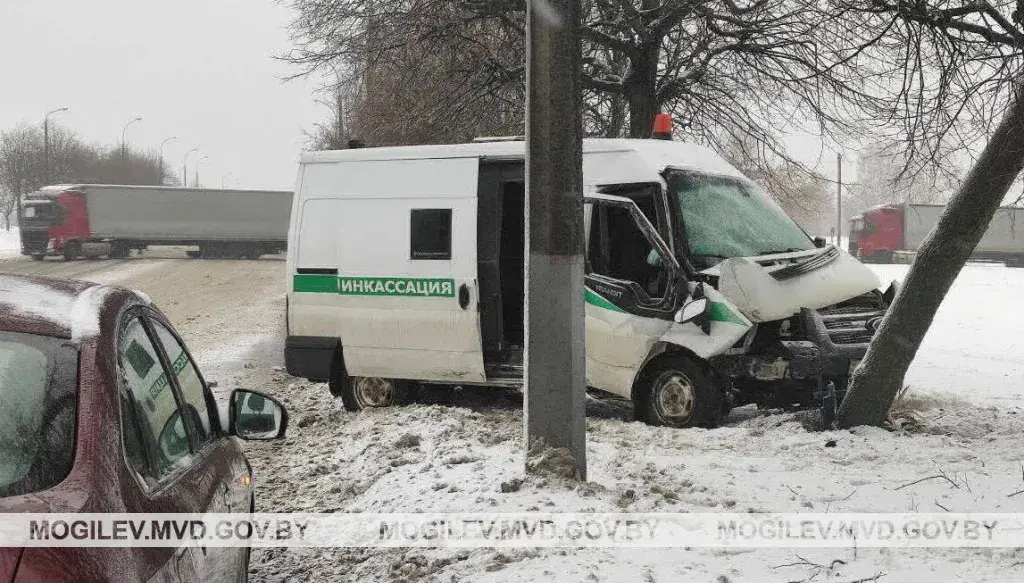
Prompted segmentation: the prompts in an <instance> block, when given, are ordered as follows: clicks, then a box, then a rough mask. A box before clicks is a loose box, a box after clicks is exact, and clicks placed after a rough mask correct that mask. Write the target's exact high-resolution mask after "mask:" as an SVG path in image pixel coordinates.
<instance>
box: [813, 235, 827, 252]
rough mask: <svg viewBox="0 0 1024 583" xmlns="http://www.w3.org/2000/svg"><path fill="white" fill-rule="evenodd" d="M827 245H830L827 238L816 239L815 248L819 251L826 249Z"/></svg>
mask: <svg viewBox="0 0 1024 583" xmlns="http://www.w3.org/2000/svg"><path fill="white" fill-rule="evenodd" d="M827 244H828V241H826V240H825V237H815V238H814V246H815V247H817V248H818V249H821V248H822V247H824V246H825V245H827Z"/></svg>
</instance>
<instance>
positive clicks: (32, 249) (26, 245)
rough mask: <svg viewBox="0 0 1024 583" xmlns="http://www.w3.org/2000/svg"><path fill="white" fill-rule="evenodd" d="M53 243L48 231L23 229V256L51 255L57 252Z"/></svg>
mask: <svg viewBox="0 0 1024 583" xmlns="http://www.w3.org/2000/svg"><path fill="white" fill-rule="evenodd" d="M52 243H53V241H52V239H50V236H49V235H48V234H47V232H46V230H35V229H29V228H22V229H21V254H22V255H51V254H53V253H54V252H55V250H54V248H53V244H52Z"/></svg>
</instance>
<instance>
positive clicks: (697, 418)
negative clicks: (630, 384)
mask: <svg viewBox="0 0 1024 583" xmlns="http://www.w3.org/2000/svg"><path fill="white" fill-rule="evenodd" d="M634 395H635V398H634V401H633V406H634V407H635V408H636V416H637V417H638V418H639V419H641V420H642V421H644V422H645V423H648V424H650V425H664V426H666V427H679V428H683V427H716V426H717V425H718V424H719V423H720V422H721V420H722V418H723V415H722V412H723V410H724V406H723V401H724V400H725V396H724V395H723V394H722V390H721V389H720V388H719V387H718V386H717V385H716V384H715V383H714V382H712V380H711V378H710V376H709V375H708V374H707V372H705V371H704V370H703V369H702V368H701V367H700V366H698V365H697V364H695V363H694V362H693V361H692V360H690V359H689V358H687V357H686V356H683V355H678V354H673V355H669V356H663V357H661V358H659V359H657V360H656V361H654V362H652V363H651V364H650V365H649V366H648V367H647V370H645V371H644V373H643V374H642V375H641V376H640V378H639V379H638V380H637V386H636V387H635V388H634Z"/></svg>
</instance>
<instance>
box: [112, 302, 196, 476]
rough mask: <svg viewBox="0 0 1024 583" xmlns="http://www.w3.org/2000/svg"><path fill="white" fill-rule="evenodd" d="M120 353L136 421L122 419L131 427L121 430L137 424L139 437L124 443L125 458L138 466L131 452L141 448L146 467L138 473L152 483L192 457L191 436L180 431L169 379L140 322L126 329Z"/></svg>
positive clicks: (175, 402) (176, 405)
mask: <svg viewBox="0 0 1024 583" xmlns="http://www.w3.org/2000/svg"><path fill="white" fill-rule="evenodd" d="M119 353H120V365H121V366H120V368H121V374H122V376H123V378H124V383H125V388H126V389H127V393H128V397H130V398H131V405H132V406H131V410H132V412H133V413H134V419H132V416H131V413H132V412H129V414H128V415H124V416H123V417H122V424H123V425H128V426H129V427H128V428H127V429H126V428H125V427H122V431H127V430H130V429H131V427H130V425H131V424H132V423H134V424H136V426H137V431H138V433H139V434H140V435H139V437H140V439H138V440H136V439H135V438H134V437H133V436H131V435H129V436H128V438H126V439H125V446H126V452H125V454H126V457H128V458H129V461H132V459H131V458H132V456H135V461H133V464H134V463H138V462H139V458H140V457H141V456H139V454H138V453H137V452H132V451H131V449H132V448H133V447H135V448H140V446H141V449H142V451H143V452H144V455H145V458H146V463H145V466H144V467H143V471H140V472H139V473H140V474H142V476H143V477H144V478H145V479H146V480H147V482H150V483H152V482H154V481H157V480H160V479H161V478H162V477H164V476H166V475H167V474H168V473H170V471H171V470H172V469H173V468H174V466H175V464H177V463H178V462H179V461H180V460H181V459H183V458H185V457H186V456H187V455H188V454H189V443H188V435H187V434H186V433H185V431H184V430H183V428H182V427H181V419H180V416H179V414H178V401H177V399H176V397H175V395H174V389H173V387H172V385H171V382H170V379H169V377H168V376H167V372H166V371H165V370H164V367H163V365H162V364H160V357H159V353H158V352H157V350H156V347H155V346H154V345H153V343H152V342H151V341H150V339H149V335H148V334H146V329H145V328H144V327H143V325H142V321H141V320H139V318H137V317H136V318H133V319H132V320H131V322H129V323H128V326H127V327H125V330H124V333H123V334H122V337H121V346H120V350H119ZM179 429H180V430H179ZM122 435H123V434H122ZM136 469H137V470H138V469H139V468H138V467H136Z"/></svg>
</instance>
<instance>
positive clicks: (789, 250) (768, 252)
mask: <svg viewBox="0 0 1024 583" xmlns="http://www.w3.org/2000/svg"><path fill="white" fill-rule="evenodd" d="M800 251H814V249H797V248H796V247H790V248H788V249H783V250H782V251H765V252H763V253H761V255H781V254H783V253H798V252H800Z"/></svg>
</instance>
